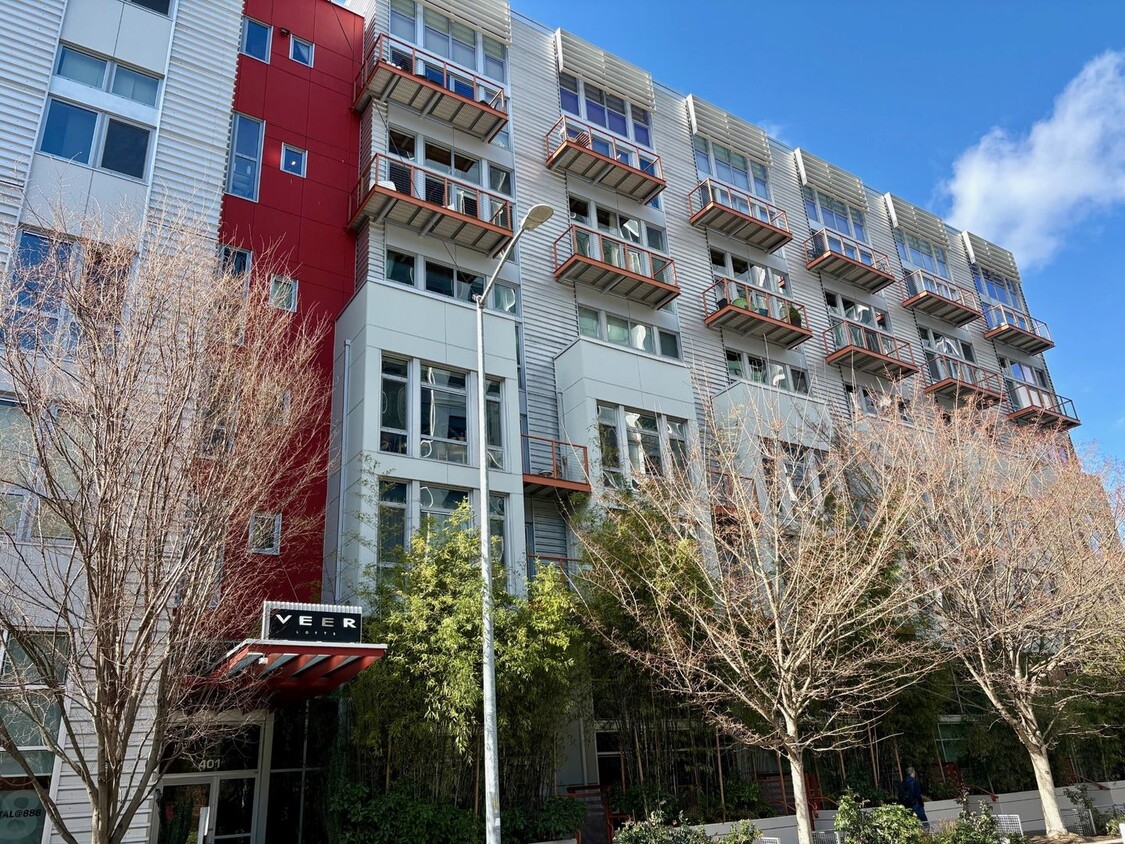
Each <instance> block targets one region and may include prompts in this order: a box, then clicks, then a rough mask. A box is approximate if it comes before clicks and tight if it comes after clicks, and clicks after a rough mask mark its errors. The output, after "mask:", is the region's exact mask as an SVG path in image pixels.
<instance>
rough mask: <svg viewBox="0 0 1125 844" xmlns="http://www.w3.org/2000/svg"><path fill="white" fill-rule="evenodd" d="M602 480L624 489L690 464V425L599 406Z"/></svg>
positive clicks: (652, 414) (612, 407) (653, 414)
mask: <svg viewBox="0 0 1125 844" xmlns="http://www.w3.org/2000/svg"><path fill="white" fill-rule="evenodd" d="M598 446H599V451H600V457H601V467H602V481H603V483H605V484H606V485H607V486H612V487H616V488H618V489H624V488H625V487H626V485H628V484H630V483H631V484H634V485H635V484H636V483H638V482H639V481H640V479H641V478H644V477H649V476H660V475H664V474H665V473H666V472H667V471H668V470H669V469H670V468H672V467H675V468H677V469H681V470H682V469H684V468H685V467H686V465H687V423H686V422H685V421H684V420H682V419H673V418H671V417H666V416H664V415H662V414H655V413H647V412H645V411H640V410H632V409H629V408H624V407H621V406H619V405H610V404H601V403H599V404H598Z"/></svg>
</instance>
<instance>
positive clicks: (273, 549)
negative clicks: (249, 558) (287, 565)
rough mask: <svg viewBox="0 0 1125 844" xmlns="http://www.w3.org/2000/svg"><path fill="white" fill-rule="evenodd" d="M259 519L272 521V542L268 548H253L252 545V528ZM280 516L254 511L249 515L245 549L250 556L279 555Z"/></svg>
mask: <svg viewBox="0 0 1125 844" xmlns="http://www.w3.org/2000/svg"><path fill="white" fill-rule="evenodd" d="M259 519H263V520H264V519H272V521H273V530H272V537H273V542H272V544H271V545H270V546H269V547H262V546H255V545H254V528H255V522H256V521H257V520H259ZM281 520H282V514H281V513H268V512H265V511H262V510H259V511H255V512H253V513H251V514H250V523H249V525H248V526H247V535H246V547H247V550H248V551H249V552H250V553H251V554H265V555H268V556H274V557H276V556H280V555H281V529H282V521H281Z"/></svg>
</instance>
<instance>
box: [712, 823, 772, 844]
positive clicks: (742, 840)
mask: <svg viewBox="0 0 1125 844" xmlns="http://www.w3.org/2000/svg"><path fill="white" fill-rule="evenodd" d="M761 834H762V831H761V830H760V829H758V827H756V826H754V824H752V823H750V821H739V822H738V823H736V824H735V825H734V826H733V827H732V828H731V831H730V832H728V833H727V834H726V835H724V836H723V837H722V838H721V839H719V840H720V841H721V842H722V844H754V842H755V841H757V840H758V838H759V837H760V836H761Z"/></svg>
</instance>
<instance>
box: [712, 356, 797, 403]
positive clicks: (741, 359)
mask: <svg viewBox="0 0 1125 844" xmlns="http://www.w3.org/2000/svg"><path fill="white" fill-rule="evenodd" d="M725 352H726V368H727V377H728V378H730V379H732V380H738V381H741V382H743V383H745V384H754V385H755V386H758V387H767V388H769V389H771V390H778V391H780V392H783V393H791V394H792V395H795V396H811V395H812V381H811V378H810V374H809V370H808V368H807V367H804V366H797V365H796V364H794V363H789V362H788V361H779V360H774V359H773V358H770V357H769V356H767V355H759V354H755V353H754V352H744V351H742V350H741V349H730V348H728V349H726V350H725ZM732 364H737V366H738V369H739V371H738V372H735V371H734V367H733V366H732ZM758 364H760V367H758V366H757V365H758ZM756 367H757V368H759V369H760V371H761V373H762V377H761V378H755V377H753V376H752V375H751V374H750V373H751V372H752V371H753V370H754V369H755V368H756ZM779 370H780V372H781V374H782V375H783V376H784V383H785V384H786V386H784V387H782V386H778V384H776V383H773V381H774V380H775V379H774V374H775V373H777V372H778V371H779ZM794 373H800V375H794ZM798 384H804V389H803V390H802V389H797V385H798Z"/></svg>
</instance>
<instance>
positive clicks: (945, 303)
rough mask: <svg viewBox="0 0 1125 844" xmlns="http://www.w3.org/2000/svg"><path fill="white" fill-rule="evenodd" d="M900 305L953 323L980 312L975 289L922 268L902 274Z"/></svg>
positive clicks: (958, 323)
mask: <svg viewBox="0 0 1125 844" xmlns="http://www.w3.org/2000/svg"><path fill="white" fill-rule="evenodd" d="M902 305H903V307H905V308H910V309H911V310H916V311H921V312H923V313H926V314H930V315H931V316H935V317H937V318H938V319H941V320H945V321H946V322H948V323H952V324H953V325H965V324H966V323H969V322H972V321H973V320H974V319H979V318H980V316H981V308H980V303H979V299H978V298H977V294H976V292H975V291H974V290H972V289H971V288H969V287H965V286H964V285H961V284H957V283H956V282H953V281H950V280H949V279H947V278H941V277H940V276H936V275H933V274H932V273H927V272H923V271H922V270H915V271H914V272H912V273H907V275H906V276H905V277H904V278H903V280H902Z"/></svg>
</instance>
